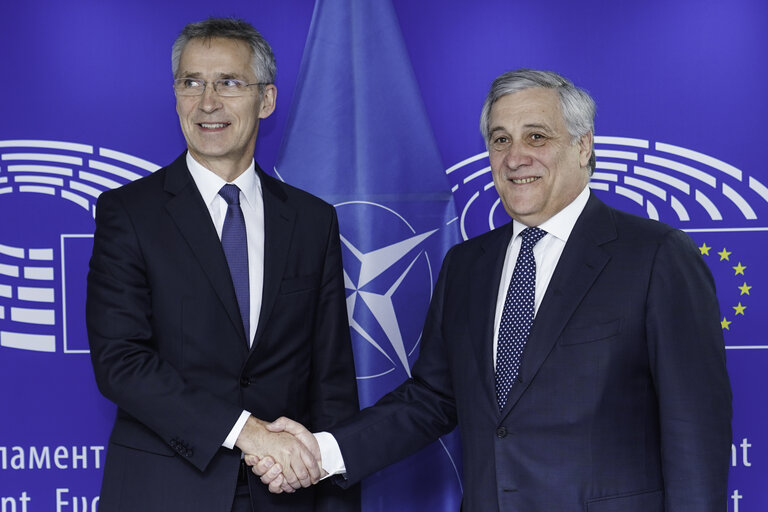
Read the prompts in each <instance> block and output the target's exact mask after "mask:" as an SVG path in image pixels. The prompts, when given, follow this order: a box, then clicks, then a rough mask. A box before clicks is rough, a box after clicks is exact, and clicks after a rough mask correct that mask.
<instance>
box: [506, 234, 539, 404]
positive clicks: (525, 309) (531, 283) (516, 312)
mask: <svg viewBox="0 0 768 512" xmlns="http://www.w3.org/2000/svg"><path fill="white" fill-rule="evenodd" d="M546 234H547V233H546V231H543V230H541V229H539V228H526V229H524V230H523V232H522V233H521V237H522V239H523V242H522V244H521V246H520V253H519V254H518V255H517V262H516V263H515V270H514V271H513V272H512V280H511V281H510V282H509V289H508V290H507V297H506V299H504V310H503V312H502V313H501V323H500V324H499V339H498V346H497V350H496V401H497V402H498V404H499V410H502V409H503V408H504V406H505V405H506V403H507V395H508V394H509V390H510V389H511V388H512V384H513V383H514V382H515V380H516V379H517V375H518V372H519V370H520V360H521V359H522V357H523V349H524V348H525V342H526V341H528V333H529V332H530V331H531V325H533V312H534V309H533V305H534V298H535V290H536V260H535V259H534V258H533V246H534V245H536V242H538V241H539V240H541V238H542V237H543V236H544V235H546Z"/></svg>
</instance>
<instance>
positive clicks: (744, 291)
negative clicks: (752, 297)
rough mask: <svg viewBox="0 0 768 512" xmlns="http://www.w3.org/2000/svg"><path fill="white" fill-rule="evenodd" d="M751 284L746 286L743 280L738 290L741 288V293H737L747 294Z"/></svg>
mask: <svg viewBox="0 0 768 512" xmlns="http://www.w3.org/2000/svg"><path fill="white" fill-rule="evenodd" d="M751 289H752V287H751V286H747V282H746V281H745V282H744V284H743V285H741V286H739V290H741V293H740V294H739V295H745V294H746V295H749V290H751Z"/></svg>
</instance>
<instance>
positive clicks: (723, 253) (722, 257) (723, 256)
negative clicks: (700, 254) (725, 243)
mask: <svg viewBox="0 0 768 512" xmlns="http://www.w3.org/2000/svg"><path fill="white" fill-rule="evenodd" d="M717 254H719V255H720V261H723V260H727V259H728V256H730V255H731V253H730V252H728V251H726V250H725V247H723V250H722V251H720V252H719V253H717Z"/></svg>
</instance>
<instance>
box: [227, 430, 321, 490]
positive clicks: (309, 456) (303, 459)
mask: <svg viewBox="0 0 768 512" xmlns="http://www.w3.org/2000/svg"><path fill="white" fill-rule="evenodd" d="M280 420H287V418H285V419H284V418H280ZM288 421H290V420H288ZM276 423H277V422H276ZM292 423H295V422H292ZM296 425H299V426H301V425H300V424H298V423H296ZM291 427H292V428H293V425H291ZM301 429H303V430H306V429H304V427H301ZM281 430H286V431H285V432H283V431H281ZM294 430H298V429H296V428H294ZM301 434H302V433H299V437H297V436H295V435H294V434H293V433H292V432H291V431H290V430H288V429H285V428H280V429H279V430H278V429H277V428H274V427H273V429H267V423H266V422H264V421H262V420H259V419H257V418H255V417H253V416H251V417H249V418H248V420H247V421H246V422H245V426H244V427H243V430H242V431H241V432H240V435H239V436H238V438H237V441H236V442H235V446H237V447H238V448H240V450H241V451H242V452H243V453H244V454H245V456H246V462H247V463H249V464H250V463H251V462H254V461H256V459H254V458H253V457H252V456H255V457H258V460H257V461H256V462H260V461H262V460H264V459H265V457H267V456H269V458H270V459H271V460H272V461H274V465H273V471H276V470H277V469H280V470H281V472H282V477H280V478H282V480H279V479H277V478H273V479H272V481H275V480H277V484H276V485H275V482H272V484H271V485H270V490H271V491H272V492H280V490H282V491H285V492H293V491H294V490H295V489H299V488H301V487H309V486H310V485H312V484H316V483H317V482H318V481H319V480H320V476H321V469H320V461H319V458H320V455H319V449H317V450H316V451H315V453H313V452H312V451H310V450H309V449H308V448H307V446H305V444H304V441H305V439H304V438H303V437H301ZM309 437H310V438H312V441H314V438H313V436H312V434H309ZM315 447H316V443H315ZM249 456H251V458H250V460H249ZM267 460H269V459H267ZM262 464H264V463H262ZM275 466H279V467H277V468H276V467H275ZM267 469H269V468H267ZM265 472H266V471H265ZM277 489H280V490H277Z"/></svg>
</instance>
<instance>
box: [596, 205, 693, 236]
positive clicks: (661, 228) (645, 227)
mask: <svg viewBox="0 0 768 512" xmlns="http://www.w3.org/2000/svg"><path fill="white" fill-rule="evenodd" d="M608 209H609V211H610V212H611V215H612V217H613V219H614V222H615V225H616V230H617V231H618V233H619V236H622V235H623V236H633V237H644V238H650V239H660V238H664V237H666V236H667V235H668V234H669V233H670V232H672V231H679V230H678V229H677V228H674V227H672V226H670V225H669V224H665V223H663V222H660V221H658V220H653V219H649V218H646V217H640V216H638V215H633V214H631V213H627V212H625V211H622V210H618V209H616V208H613V207H610V206H609V207H608Z"/></svg>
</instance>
